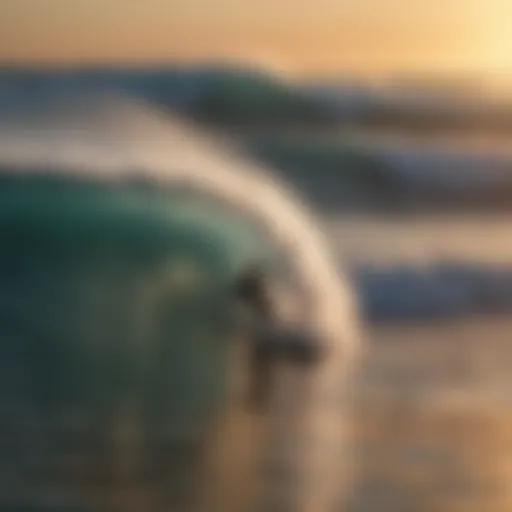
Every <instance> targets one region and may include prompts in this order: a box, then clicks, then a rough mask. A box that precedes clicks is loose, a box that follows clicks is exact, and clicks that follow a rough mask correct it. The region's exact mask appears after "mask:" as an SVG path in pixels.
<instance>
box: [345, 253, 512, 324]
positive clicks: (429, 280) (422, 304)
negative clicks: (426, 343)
mask: <svg viewBox="0 0 512 512" xmlns="http://www.w3.org/2000/svg"><path fill="white" fill-rule="evenodd" d="M352 276H353V279H354V283H355V285H356V288H357V289H358V291H359V296H360V301H361V307H362V310H363V315H364V316H365V317H366V318H368V319H369V320H372V321H384V320H407V319H409V320H422V319H424V320H428V319H435V318H454V317H455V318H456V317H469V316H472V315H485V314H503V313H507V314H508V313H511V312H512V266H510V265H499V266H493V265H486V264H476V263H475V264H471V263H468V262H463V261H460V262H456V261H452V262H437V263H436V262H433V263H431V264H427V265H422V266H415V265H412V264H411V265H409V266H405V265H397V266H393V265H388V266H386V267H378V266H370V265H364V266H355V267H353V269H352Z"/></svg>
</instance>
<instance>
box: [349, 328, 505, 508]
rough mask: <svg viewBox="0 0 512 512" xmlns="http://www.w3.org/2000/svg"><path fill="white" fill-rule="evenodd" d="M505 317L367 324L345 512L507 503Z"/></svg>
mask: <svg viewBox="0 0 512 512" xmlns="http://www.w3.org/2000/svg"><path fill="white" fill-rule="evenodd" d="M511 330H512V322H511V321H510V319H503V320H492V321H489V320H485V319H474V320H472V319H467V320H462V321H456V322H452V323H449V322H443V323H439V324H436V323H434V324H424V325H423V326H421V325H416V326H407V327H404V326H386V327H375V328H368V332H367V338H368V347H367V349H368V350H367V354H366V357H365V361H364V364H363V368H362V371H361V374H360V377H359V379H358V385H357V386H356V389H357V401H356V403H357V407H356V411H355V413H356V414H355V421H356V429H355V431H356V450H357V453H358V463H359V467H358V472H357V478H356V481H357V485H356V486H355V488H354V491H353V496H352V502H351V504H350V507H349V508H348V510H349V511H350V512H363V511H365V512H367V511H379V512H387V511H390V512H391V511H393V512H394V511H403V512H409V511H410V512H423V511H425V512H434V511H436V512H437V511H446V512H456V511H457V512H458V511H468V512H469V511H474V512H479V511H483V510H488V511H492V512H502V511H503V512H505V511H508V510H511V508H512V493H511V489H512V415H511V414H510V400H511V399H510V397H511V391H512V376H511V372H510V369H511V367H512V341H511V339H512V338H511V336H510V332H511Z"/></svg>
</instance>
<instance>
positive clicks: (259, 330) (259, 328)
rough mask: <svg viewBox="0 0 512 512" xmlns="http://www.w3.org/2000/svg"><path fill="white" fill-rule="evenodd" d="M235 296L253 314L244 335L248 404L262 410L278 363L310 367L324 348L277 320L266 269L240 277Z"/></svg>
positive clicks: (250, 269) (249, 270) (308, 335)
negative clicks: (245, 341)
mask: <svg viewBox="0 0 512 512" xmlns="http://www.w3.org/2000/svg"><path fill="white" fill-rule="evenodd" d="M235 295H236V298H237V299H238V301H240V303H241V304H243V305H244V306H245V307H246V308H247V309H248V310H249V313H250V314H251V319H252V322H251V324H250V327H249V329H247V330H246V333H245V334H246V337H247V338H248V341H249V343H250V352H249V372H250V394H249V403H250V405H251V406H256V407H261V406H263V405H264V404H265V403H266V402H267V400H268V398H269V396H270V392H271V389H272V385H273V376H274V370H275V368H276V364H277V363H279V362H282V361H285V362H290V363H292V364H302V365H305V366H310V365H312V364H313V363H315V362H317V361H318V360H319V358H320V356H321V354H322V350H321V348H322V347H321V344H320V343H318V341H317V340H315V339H314V337H313V336H312V335H311V333H309V332H307V330H306V329H305V328H303V329H297V328H294V329H293V328H290V327H288V326H285V325H284V323H283V322H282V321H281V320H280V319H279V318H278V314H277V305H276V304H275V299H274V298H273V297H272V293H271V286H270V283H269V276H268V274H267V272H266V269H265V266H264V265H262V264H259V263H254V264H251V265H250V266H248V267H247V268H246V269H245V270H244V271H243V272H242V273H241V274H240V275H239V276H238V279H237V281H236V283H235Z"/></svg>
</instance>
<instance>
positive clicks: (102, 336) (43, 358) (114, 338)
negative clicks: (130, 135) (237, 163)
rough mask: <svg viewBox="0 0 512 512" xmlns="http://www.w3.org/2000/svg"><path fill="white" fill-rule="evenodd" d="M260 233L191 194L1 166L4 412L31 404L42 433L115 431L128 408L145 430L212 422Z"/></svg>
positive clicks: (150, 435) (0, 381)
mask: <svg viewBox="0 0 512 512" xmlns="http://www.w3.org/2000/svg"><path fill="white" fill-rule="evenodd" d="M259 235H260V234H259V233H258V232H256V231H255V230H253V229H252V226H251V225H250V224H249V223H247V222H245V221H243V219H240V218H238V217H233V216H232V215H229V212H226V211H222V210H221V209H220V207H218V206H216V205H215V204H214V203H210V202H208V201H206V200H202V199H201V200H199V199H192V198H191V197H187V196H186V195H185V194H177V193H174V194H171V193H167V192H162V191H156V190H152V189H150V188H149V189H148V188H141V187H140V186H139V187H137V186H122V185H107V184H104V183H94V182H85V181H77V180H73V179H67V180H66V179H64V178H60V177H53V178H52V177H48V176H46V177H41V178H36V177H35V176H25V177H22V176H5V175H4V177H3V178H2V186H1V187H0V278H1V281H2V286H1V291H0V294H1V296H0V332H1V333H2V335H1V338H0V339H1V343H0V350H1V356H0V360H1V361H2V366H3V371H2V372H0V373H1V377H0V401H1V403H2V409H3V414H4V415H5V416H6V417H7V418H8V419H7V422H8V423H11V425H15V424H16V421H18V419H20V417H21V416H20V414H21V413H20V411H25V412H24V413H23V414H24V415H25V416H24V417H26V418H32V419H31V420H27V421H29V422H30V423H32V424H33V425H36V428H37V425H47V426H48V425H49V429H50V431H51V432H53V434H52V435H49V436H46V438H45V441H44V443H49V442H51V439H55V438H58V437H59V436H61V435H64V434H65V435H68V434H69V435H70V436H71V438H70V439H75V438H76V439H78V437H77V435H78V434H77V432H82V433H84V432H85V433H86V434H85V435H86V437H87V436H93V435H96V434H98V433H99V434H98V435H106V434H105V433H106V432H107V431H110V430H109V429H110V427H108V428H107V427H106V425H110V424H112V425H115V424H117V423H116V422H117V420H118V419H119V418H121V419H123V418H125V417H126V416H128V418H129V422H132V423H137V425H139V428H140V430H141V431H142V434H141V436H142V437H141V438H142V439H143V440H146V441H148V442H155V440H156V442H157V443H158V442H164V441H165V440H167V441H171V442H172V439H173V436H174V437H176V438H178V439H179V438H181V437H180V436H182V435H188V434H190V433H193V432H196V431H197V429H199V430H205V429H207V426H208V421H209V419H211V418H212V416H213V415H214V413H215V411H217V410H218V408H219V407H220V406H221V405H222V403H223V400H224V398H225V396H226V386H227V384H228V381H229V375H230V368H229V358H228V353H229V346H230V344H229V341H228V338H229V335H230V333H231V328H232V326H233V321H234V318H233V307H232V296H231V291H232V290H231V286H232V282H233V279H234V277H235V274H236V272H237V271H238V269H239V268H240V265H242V264H243V263H244V262H246V261H248V260H249V258H251V257H252V256H254V255H255V254H258V253H256V252H255V250H256V249H258V251H259V254H262V255H263V254H264V253H265V250H266V246H265V242H264V241H263V239H262V238H261V237H259ZM258 237H259V238H258ZM127 411H128V412H127ZM123 421H124V420H123ZM113 428H114V429H115V427H113ZM12 430H13V431H17V430H19V429H18V427H13V429H12ZM59 433H60V434H59ZM52 436H53V437H52ZM73 436H75V437H73ZM76 439H75V441H76ZM3 440H7V441H8V435H7V434H5V436H3ZM11 441H12V439H11ZM167 441H165V442H167ZM7 444H8V445H10V446H11V451H12V450H13V446H14V444H13V443H12V442H7ZM72 444H73V442H72ZM75 445H76V446H77V444H76V443H74V447H76V446H75ZM18 448H19V450H23V449H24V448H23V447H22V446H21V444H20V445H19V446H18ZM15 451H16V450H14V452H15ZM50 451H51V450H50ZM19 455H20V453H18V454H17V455H16V454H14V457H15V458H16V457H17V456H19ZM3 460H4V461H6V460H7V459H6V458H5V457H4V458H3Z"/></svg>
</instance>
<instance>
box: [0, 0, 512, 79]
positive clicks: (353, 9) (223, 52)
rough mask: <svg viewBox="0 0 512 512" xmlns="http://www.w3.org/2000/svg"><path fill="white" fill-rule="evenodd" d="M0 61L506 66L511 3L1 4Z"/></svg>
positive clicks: (363, 69)
mask: <svg viewBox="0 0 512 512" xmlns="http://www.w3.org/2000/svg"><path fill="white" fill-rule="evenodd" d="M0 12H1V15H0V60H2V61H10V62H31V63H32V62H38V63H40V62H49V63H52V64H55V63H59V64H68V63H72V64H76V63H91V62H94V63H96V62H143V63H152V62H165V61H171V60H184V61H190V60H207V59H212V58H213V59H217V60H224V59H233V60H237V61H238V60H242V61H243V60H251V61H256V62H258V63H260V64H265V65H270V66H274V67H277V68H280V69H282V70H283V71H289V72H296V73H310V72H311V73H313V72H337V71H353V72H359V73H379V72H387V71H412V72H416V71H419V72H423V71H475V70H476V71H485V72H487V71H490V72H502V71H507V70H508V68H512V59H511V58H510V56H511V55H512V35H510V36H509V35H508V34H509V25H510V23H509V21H510V19H512V1H510V0H0Z"/></svg>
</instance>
